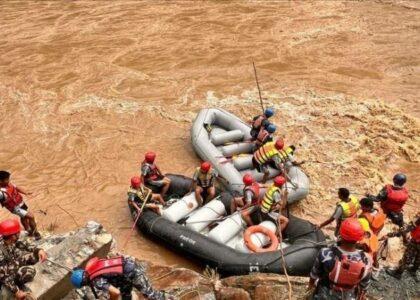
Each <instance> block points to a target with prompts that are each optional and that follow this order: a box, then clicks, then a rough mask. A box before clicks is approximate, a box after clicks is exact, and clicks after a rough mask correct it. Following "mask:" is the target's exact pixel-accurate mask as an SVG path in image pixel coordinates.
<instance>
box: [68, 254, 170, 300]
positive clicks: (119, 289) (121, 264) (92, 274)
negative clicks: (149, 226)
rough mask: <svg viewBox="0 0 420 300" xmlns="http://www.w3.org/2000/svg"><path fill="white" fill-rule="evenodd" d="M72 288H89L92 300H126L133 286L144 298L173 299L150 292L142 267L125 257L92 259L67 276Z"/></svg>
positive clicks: (159, 293)
mask: <svg viewBox="0 0 420 300" xmlns="http://www.w3.org/2000/svg"><path fill="white" fill-rule="evenodd" d="M70 280H71V283H72V284H73V285H74V286H75V287H76V288H81V287H83V286H90V287H91V289H92V292H93V293H94V294H95V298H96V299H111V300H114V299H115V300H117V299H120V298H119V297H120V296H121V298H122V299H123V300H129V299H132V297H131V292H132V290H133V287H134V288H136V289H137V290H138V291H139V292H141V293H142V294H143V295H144V297H145V298H146V299H152V300H164V299H174V298H173V297H172V296H168V295H165V292H163V291H157V290H155V289H153V287H152V286H151V285H150V282H149V280H148V278H147V276H146V274H145V270H144V267H143V266H142V265H140V264H139V263H137V262H136V261H135V260H134V259H132V258H130V257H128V256H119V257H113V258H109V259H100V258H98V257H94V258H92V259H90V260H89V261H88V262H87V264H86V267H85V269H75V270H73V273H72V274H71V277H70Z"/></svg>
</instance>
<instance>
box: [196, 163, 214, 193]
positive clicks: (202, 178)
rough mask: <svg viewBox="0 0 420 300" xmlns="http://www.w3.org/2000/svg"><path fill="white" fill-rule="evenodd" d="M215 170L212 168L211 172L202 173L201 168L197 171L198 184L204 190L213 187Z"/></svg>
mask: <svg viewBox="0 0 420 300" xmlns="http://www.w3.org/2000/svg"><path fill="white" fill-rule="evenodd" d="M212 171H213V169H212V168H210V170H209V171H208V172H207V173H203V172H201V168H200V167H198V168H197V169H196V172H198V177H197V184H198V185H199V186H201V187H203V188H208V187H210V186H212V185H213V177H214V176H213V172H212Z"/></svg>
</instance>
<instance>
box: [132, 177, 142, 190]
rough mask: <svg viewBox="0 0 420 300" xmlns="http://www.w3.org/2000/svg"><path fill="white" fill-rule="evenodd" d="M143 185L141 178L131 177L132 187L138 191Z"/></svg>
mask: <svg viewBox="0 0 420 300" xmlns="http://www.w3.org/2000/svg"><path fill="white" fill-rule="evenodd" d="M140 184H141V178H140V177H139V176H134V177H131V187H132V188H135V189H138V188H139V187H140Z"/></svg>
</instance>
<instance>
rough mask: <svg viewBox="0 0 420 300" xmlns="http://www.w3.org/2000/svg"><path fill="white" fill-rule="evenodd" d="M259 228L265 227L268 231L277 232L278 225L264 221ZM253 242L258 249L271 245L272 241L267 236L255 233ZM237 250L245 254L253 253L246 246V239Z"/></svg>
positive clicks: (241, 241) (239, 244) (252, 236)
mask: <svg viewBox="0 0 420 300" xmlns="http://www.w3.org/2000/svg"><path fill="white" fill-rule="evenodd" d="M259 226H262V227H265V228H267V229H269V230H270V231H272V232H276V224H274V223H273V222H271V221H264V222H261V223H260V224H259ZM251 241H252V242H253V243H254V244H255V245H256V246H257V247H258V248H261V247H264V246H267V245H268V244H269V243H270V239H269V238H268V236H266V235H265V234H262V233H254V234H251ZM235 248H236V250H238V251H239V252H243V253H251V252H252V251H251V250H249V249H248V247H247V246H246V245H245V241H244V239H242V240H240V241H239V242H238V243H237V244H236V247H235Z"/></svg>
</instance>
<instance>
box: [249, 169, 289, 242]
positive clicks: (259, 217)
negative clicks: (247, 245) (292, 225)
mask: <svg viewBox="0 0 420 300" xmlns="http://www.w3.org/2000/svg"><path fill="white" fill-rule="evenodd" d="M285 183H286V179H285V178H284V177H283V176H277V177H275V178H274V180H273V184H272V185H271V186H270V187H269V188H268V189H267V191H266V192H265V194H264V198H263V200H262V201H261V203H260V204H259V205H256V206H253V207H250V208H249V209H247V210H245V211H243V212H242V217H243V219H244V221H245V222H246V223H247V225H248V226H252V225H258V224H260V223H261V222H263V221H271V222H273V223H274V224H276V225H277V227H278V229H277V230H278V235H279V237H281V234H280V233H281V232H283V231H284V229H285V228H286V227H287V224H289V219H288V218H287V217H285V216H284V215H285V214H286V205H287V193H286V192H285V190H284V189H282V187H283V185H284V184H285ZM279 240H281V238H280V239H279Z"/></svg>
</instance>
